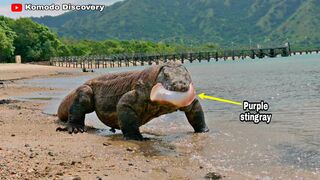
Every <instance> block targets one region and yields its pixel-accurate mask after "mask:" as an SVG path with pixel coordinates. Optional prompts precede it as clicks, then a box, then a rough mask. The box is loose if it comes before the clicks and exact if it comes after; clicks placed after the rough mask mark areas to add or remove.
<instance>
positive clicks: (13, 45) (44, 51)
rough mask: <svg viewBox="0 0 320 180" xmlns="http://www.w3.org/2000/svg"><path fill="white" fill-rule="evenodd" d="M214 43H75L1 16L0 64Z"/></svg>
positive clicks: (29, 23)
mask: <svg viewBox="0 0 320 180" xmlns="http://www.w3.org/2000/svg"><path fill="white" fill-rule="evenodd" d="M217 48H218V46H217V45H215V44H212V43H208V44H204V45H198V46H187V45H181V44H167V43H163V42H158V43H157V42H151V41H144V40H126V41H121V40H116V39H107V40H103V41H97V40H74V39H63V38H60V37H58V35H57V34H56V33H55V32H53V31H51V30H50V29H49V28H48V27H46V26H44V25H41V24H38V23H36V22H34V21H32V20H31V19H29V18H20V19H17V20H14V19H10V18H6V17H3V16H0V63H5V62H7V63H8V62H14V56H15V55H20V56H21V57H22V62H36V61H47V60H49V59H50V57H55V56H89V55H111V54H125V53H129V54H132V53H157V54H161V53H175V52H185V51H197V50H202V51H204V50H207V51H209V50H214V49H217Z"/></svg>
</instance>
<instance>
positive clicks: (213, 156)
mask: <svg viewBox="0 0 320 180" xmlns="http://www.w3.org/2000/svg"><path fill="white" fill-rule="evenodd" d="M186 66H187V68H188V70H189V71H190V73H191V75H192V78H193V81H194V84H195V86H196V87H197V89H196V90H197V92H198V93H201V92H205V93H206V94H208V95H213V96H217V97H222V98H226V99H231V100H234V101H243V100H249V101H260V100H264V101H266V102H268V103H269V105H270V109H269V112H270V113H272V114H273V117H272V121H271V123H270V124H269V125H267V124H258V125H255V124H252V123H242V122H240V121H239V114H240V113H241V112H242V110H241V108H240V107H239V106H235V105H230V104H223V103H220V102H214V101H208V100H201V104H202V106H203V108H204V111H205V115H206V121H207V123H208V126H209V127H210V129H211V131H210V133H208V134H193V133H191V132H192V129H191V127H190V126H189V125H188V122H187V121H186V118H185V116H184V114H183V113H174V114H170V115H165V116H162V117H160V118H157V119H156V120H154V121H152V122H150V123H148V124H147V125H145V126H143V127H142V128H141V130H142V132H143V133H144V134H145V135H146V136H150V137H151V139H152V140H151V141H150V142H149V143H142V144H141V145H142V146H143V147H142V146H141V151H142V152H145V151H143V149H147V150H148V147H149V150H150V148H151V150H150V152H151V153H149V154H150V155H155V154H167V155H169V154H171V153H173V152H178V153H179V154H183V155H186V156H188V157H190V159H191V160H196V161H199V162H201V163H203V164H204V165H206V166H209V167H211V166H212V167H215V168H217V167H220V168H221V169H230V170H235V171H238V172H243V173H244V174H248V175H258V177H279V176H280V175H283V174H284V175H285V176H291V175H292V173H293V172H296V171H297V170H299V171H300V170H301V171H304V170H306V171H308V172H313V173H314V174H316V175H319V176H320V174H319V173H320V169H319V167H320V148H319V147H320V133H319V132H320V121H319V117H320V111H319V110H320V80H319V79H320V56H319V55H305V56H294V57H288V58H275V59H264V60H259V59H257V60H244V61H243V60H239V61H223V62H211V63H206V62H204V63H193V64H186ZM143 68H144V67H130V68H115V69H99V70H97V71H96V73H94V74H89V75H88V76H82V77H72V78H50V79H36V80H27V81H25V82H24V83H26V84H30V85H32V86H41V87H43V86H45V87H53V88H63V89H65V90H64V91H59V92H55V93H42V94H39V93H37V94H34V95H33V96H32V97H28V98H40V99H41V98H43V97H44V98H48V97H49V98H50V99H51V100H50V105H49V106H48V107H47V109H46V110H45V112H47V113H55V112H56V110H57V106H58V105H59V103H60V101H61V99H62V98H63V97H64V96H65V95H66V94H67V92H68V91H70V90H71V89H74V88H75V87H77V86H78V85H80V84H82V83H83V82H84V81H86V80H87V79H90V78H92V77H94V76H98V75H101V74H104V73H111V72H117V71H126V70H132V69H143ZM95 120H96V116H95V115H94V114H91V115H89V116H87V124H90V125H93V126H98V127H99V128H106V127H105V126H104V125H103V124H100V125H98V124H97V123H96V121H95ZM103 131H108V130H102V131H100V132H98V133H97V134H100V135H104V136H115V138H116V139H117V138H120V137H121V136H120V135H119V133H120V132H118V134H117V135H111V134H108V133H107V134H105V132H103ZM152 148H153V150H152ZM147 154H148V153H147Z"/></svg>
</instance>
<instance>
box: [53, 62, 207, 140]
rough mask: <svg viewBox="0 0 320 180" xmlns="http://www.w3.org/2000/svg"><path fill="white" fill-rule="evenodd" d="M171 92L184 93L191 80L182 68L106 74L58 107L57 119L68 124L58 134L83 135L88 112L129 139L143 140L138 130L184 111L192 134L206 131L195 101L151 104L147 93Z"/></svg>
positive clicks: (86, 85) (202, 117)
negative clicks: (161, 88) (178, 104)
mask: <svg viewBox="0 0 320 180" xmlns="http://www.w3.org/2000/svg"><path fill="white" fill-rule="evenodd" d="M157 83H162V85H163V86H164V87H165V88H166V89H167V90H170V91H178V92H186V91H188V88H189V85H190V83H191V77H190V75H189V73H188V71H187V70H186V68H185V67H184V66H182V65H178V64H174V63H166V64H164V65H160V66H152V67H150V68H147V69H145V70H142V71H132V72H125V73H115V74H107V75H103V76H100V77H97V78H94V79H92V80H89V81H87V82H86V83H85V84H84V85H82V86H80V87H79V88H77V89H76V90H74V91H72V92H71V93H70V94H69V95H68V96H67V97H65V99H64V100H63V101H62V103H61V104H60V106H59V109H58V117H59V119H60V120H62V121H65V122H67V124H66V127H65V128H58V129H57V130H60V131H68V132H69V133H77V132H84V131H85V129H84V120H85V115H86V114H87V113H91V112H93V111H95V112H96V114H97V116H98V117H99V119H100V120H101V121H102V122H103V123H104V124H105V125H107V126H109V127H111V128H114V129H121V131H122V133H123V135H124V138H125V139H128V140H143V137H142V135H141V133H140V131H139V127H140V126H142V125H144V124H146V123H147V122H149V121H150V120H152V119H153V118H155V117H158V116H161V115H163V114H168V113H172V112H175V111H177V110H180V111H184V112H185V114H186V117H187V119H188V121H189V123H190V124H191V126H192V127H193V128H194V130H195V132H197V133H202V132H207V131H209V129H208V127H207V125H206V123H205V119H204V113H203V110H202V107H201V105H200V103H199V101H198V100H197V99H195V100H194V101H193V102H192V103H191V104H190V105H188V106H186V107H182V108H181V107H176V106H174V105H172V104H170V103H159V102H152V101H151V100H150V92H151V89H152V87H153V86H154V85H155V84H157Z"/></svg>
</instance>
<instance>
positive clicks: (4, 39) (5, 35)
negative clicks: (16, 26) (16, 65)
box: [0, 17, 16, 62]
mask: <svg viewBox="0 0 320 180" xmlns="http://www.w3.org/2000/svg"><path fill="white" fill-rule="evenodd" d="M7 20H8V19H7V18H4V17H0V62H11V60H12V55H13V53H14V50H15V48H14V45H13V41H14V38H15V37H16V34H15V32H13V31H12V30H11V29H10V28H9V27H8V25H7Z"/></svg>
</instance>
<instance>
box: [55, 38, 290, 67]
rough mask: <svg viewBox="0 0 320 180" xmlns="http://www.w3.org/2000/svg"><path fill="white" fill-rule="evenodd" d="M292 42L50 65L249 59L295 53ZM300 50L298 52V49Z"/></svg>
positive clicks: (102, 57) (69, 60)
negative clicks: (259, 46)
mask: <svg viewBox="0 0 320 180" xmlns="http://www.w3.org/2000/svg"><path fill="white" fill-rule="evenodd" d="M291 53H292V52H291V50H290V45H289V43H286V45H284V46H279V47H270V48H254V49H244V50H224V51H222V50H217V51H213V52H182V53H173V54H141V53H139V54H115V55H96V56H68V57H53V58H51V59H50V64H51V65H53V66H62V67H72V68H91V69H93V68H107V67H122V66H126V67H128V66H138V65H140V66H144V65H152V64H159V63H164V62H167V61H174V62H180V63H185V62H186V61H189V62H190V63H192V62H194V61H199V62H201V61H208V62H209V61H212V60H213V61H219V60H228V59H230V60H238V59H245V58H251V59H256V58H260V59H261V58H264V57H277V56H282V57H287V56H290V55H291ZM294 53H296V52H294Z"/></svg>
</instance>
